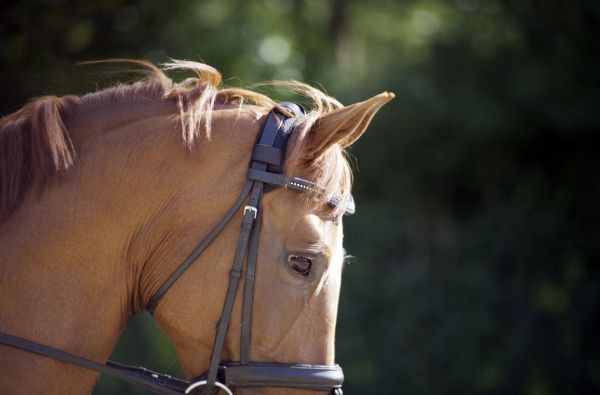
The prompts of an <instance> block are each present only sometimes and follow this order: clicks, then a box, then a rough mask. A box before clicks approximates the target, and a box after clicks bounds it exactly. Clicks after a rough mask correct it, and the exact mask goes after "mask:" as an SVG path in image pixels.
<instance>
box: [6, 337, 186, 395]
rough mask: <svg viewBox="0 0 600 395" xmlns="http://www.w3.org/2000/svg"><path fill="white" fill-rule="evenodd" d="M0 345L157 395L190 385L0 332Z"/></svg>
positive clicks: (182, 390)
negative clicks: (31, 353)
mask: <svg viewBox="0 0 600 395" xmlns="http://www.w3.org/2000/svg"><path fill="white" fill-rule="evenodd" d="M0 343H1V344H5V345H7V346H12V347H14V348H18V349H21V350H25V351H29V352H33V353H35V354H39V355H43V356H45V357H48V358H53V359H57V360H59V361H63V362H67V363H70V364H73V365H77V366H80V367H83V368H86V369H90V370H95V371H97V372H100V373H102V374H105V375H107V376H112V377H115V378H118V379H120V380H123V381H126V382H128V383H131V384H136V385H139V386H142V387H144V388H146V389H148V390H151V391H152V392H154V393H157V394H165V395H176V394H181V393H183V392H184V391H185V390H186V388H187V387H188V386H189V384H190V383H189V382H188V381H186V380H181V379H178V378H175V377H171V376H169V375H166V374H161V373H156V372H153V371H151V370H149V369H146V368H139V367H135V366H128V365H124V364H120V363H116V362H112V361H108V362H107V363H106V365H104V364H101V363H98V362H95V361H92V360H90V359H87V358H83V357H80V356H78V355H75V354H71V353H69V352H67V351H63V350H59V349H57V348H54V347H50V346H46V345H44V344H40V343H36V342H32V341H30V340H27V339H23V338H21V337H17V336H12V335H8V334H5V333H0Z"/></svg>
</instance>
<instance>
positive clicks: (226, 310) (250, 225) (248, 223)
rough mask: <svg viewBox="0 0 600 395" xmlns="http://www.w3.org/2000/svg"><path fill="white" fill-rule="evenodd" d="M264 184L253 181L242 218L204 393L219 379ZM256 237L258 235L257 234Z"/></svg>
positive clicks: (208, 391) (208, 392) (210, 389)
mask: <svg viewBox="0 0 600 395" xmlns="http://www.w3.org/2000/svg"><path fill="white" fill-rule="evenodd" d="M262 188H263V184H262V183H260V182H253V183H252V194H251V198H250V202H249V203H248V205H247V206H246V207H245V208H244V216H243V218H242V225H241V230H240V237H239V238H238V243H237V246H236V249H235V255H234V258H233V265H232V267H231V271H230V272H229V284H228V285H227V294H226V295H225V302H224V303H223V310H222V312H221V318H220V319H219V323H218V325H217V334H216V335H215V341H214V344H213V351H212V355H211V357H210V363H209V368H208V375H207V377H206V389H205V390H204V392H203V393H205V394H210V391H212V389H213V388H214V385H215V382H216V381H217V374H218V372H219V364H220V363H221V355H222V352H223V346H224V344H225V337H226V336H227V328H228V326H229V321H230V320H231V313H232V311H233V304H234V302H235V294H236V292H237V289H238V285H239V282H240V277H241V275H242V266H243V263H244V258H245V257H246V254H247V251H248V244H249V242H250V235H251V233H252V232H253V231H254V232H256V229H257V228H256V227H254V223H255V221H256V218H257V214H258V206H259V203H260V198H261V196H262ZM255 237H258V235H257V236H255Z"/></svg>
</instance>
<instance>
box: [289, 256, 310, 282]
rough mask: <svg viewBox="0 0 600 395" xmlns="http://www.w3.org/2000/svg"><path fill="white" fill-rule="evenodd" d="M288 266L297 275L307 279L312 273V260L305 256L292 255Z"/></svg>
mask: <svg viewBox="0 0 600 395" xmlns="http://www.w3.org/2000/svg"><path fill="white" fill-rule="evenodd" d="M287 264H288V266H289V267H290V269H292V270H293V271H294V272H295V273H297V274H299V275H301V276H304V277H306V276H308V273H310V268H311V266H312V260H311V259H310V258H307V257H305V256H298V255H290V256H288V259H287Z"/></svg>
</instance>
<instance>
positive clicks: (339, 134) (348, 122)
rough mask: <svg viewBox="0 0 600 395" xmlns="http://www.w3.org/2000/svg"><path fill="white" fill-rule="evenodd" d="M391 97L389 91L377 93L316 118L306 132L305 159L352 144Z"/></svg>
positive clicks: (309, 159) (310, 159)
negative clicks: (329, 149) (335, 147)
mask: <svg viewBox="0 0 600 395" xmlns="http://www.w3.org/2000/svg"><path fill="white" fill-rule="evenodd" d="M394 97H395V96H394V94H393V93H390V92H384V93H380V94H379V95H377V96H373V97H372V98H370V99H368V100H365V101H362V102H359V103H355V104H352V105H349V106H347V107H344V108H340V109H337V110H334V111H332V112H329V113H327V114H325V115H323V116H321V117H319V119H317V121H316V122H315V123H314V125H313V126H312V128H311V129H310V131H309V132H308V136H307V138H308V141H307V143H306V146H305V149H304V152H303V157H304V159H305V160H307V161H312V160H314V159H317V158H318V157H320V156H321V155H322V154H323V153H324V152H325V151H327V149H328V148H329V147H331V146H332V145H334V144H339V145H340V146H342V148H345V147H348V146H350V145H352V144H353V143H354V142H355V141H356V140H358V139H359V138H360V136H362V134H363V133H364V132H365V130H367V126H369V123H370V122H371V119H373V116H375V114H376V113H377V111H379V109H380V108H381V107H383V105H384V104H386V103H387V102H389V101H390V100H392V99H393V98H394Z"/></svg>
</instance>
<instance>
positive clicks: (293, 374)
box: [0, 103, 354, 395]
mask: <svg viewBox="0 0 600 395" xmlns="http://www.w3.org/2000/svg"><path fill="white" fill-rule="evenodd" d="M281 106H282V107H283V108H285V109H286V110H287V111H288V112H289V113H290V114H293V115H294V117H288V116H287V115H286V114H284V112H283V111H281V110H279V109H273V110H272V111H271V112H270V113H269V115H268V117H267V120H266V121H265V123H264V125H263V127H262V130H261V132H260V134H259V138H258V140H257V143H256V144H255V145H254V149H253V152H252V158H251V161H250V166H249V170H248V179H247V181H246V183H245V185H244V187H243V188H242V191H241V193H240V195H239V196H238V198H237V199H236V200H235V202H234V203H233V205H232V206H231V207H230V208H229V210H228V211H227V212H226V213H225V215H224V216H223V218H222V219H221V220H220V221H219V223H217V225H216V226H215V227H214V228H213V229H212V230H211V231H210V232H209V233H208V235H207V236H206V237H205V238H204V240H202V241H201V242H200V244H198V246H197V247H196V248H195V249H194V250H193V251H192V252H191V253H190V255H189V256H188V257H187V258H186V259H185V260H184V261H183V262H182V263H181V264H180V265H179V267H178V268H177V269H176V270H175V271H174V272H173V273H172V274H171V276H169V278H168V279H167V280H166V281H165V282H164V283H163V284H162V286H161V287H160V288H159V289H158V291H157V292H156V293H155V294H154V295H153V296H152V297H151V298H150V300H149V302H148V305H147V307H146V310H147V311H148V312H150V313H152V311H153V310H154V308H155V307H156V306H157V304H158V302H159V301H160V299H161V298H162V296H163V295H164V294H165V293H166V292H167V291H168V290H169V288H171V286H172V285H173V284H174V283H175V281H177V279H178V278H179V277H180V276H181V275H182V274H183V273H184V272H185V271H186V270H187V269H188V268H189V267H190V266H191V265H192V263H193V262H194V261H195V260H196V258H198V256H200V254H202V252H203V251H204V250H205V249H206V248H207V247H208V246H209V245H210V243H211V242H212V241H213V240H214V239H215V237H217V235H219V233H220V232H221V231H222V230H223V228H225V226H226V225H227V224H228V223H229V222H230V221H231V219H232V218H233V216H234V215H235V214H236V213H237V212H238V211H239V209H240V208H241V207H242V205H243V204H244V202H246V200H247V199H248V198H249V201H248V203H247V204H246V205H245V206H244V211H243V219H242V223H241V230H240V236H239V238H238V243H237V246H236V249H235V255H234V259H233V265H232V268H231V271H230V275H229V284H228V287H227V294H226V296H225V302H224V303H223V309H222V312H221V318H220V319H219V322H218V325H217V332H216V335H215V339H214V344H213V349H212V354H211V358H210V364H209V368H208V370H207V371H206V372H204V373H203V374H202V375H200V376H199V377H198V378H196V379H194V380H192V381H191V382H188V381H186V380H182V379H178V378H175V377H172V376H170V375H166V374H161V373H156V372H153V371H151V370H149V369H146V368H142V367H134V366H128V365H123V364H120V363H116V362H112V361H108V362H107V363H106V364H104V365H103V364H100V363H97V362H95V361H92V360H89V359H86V358H82V357H80V356H77V355H74V354H71V353H68V352H66V351H62V350H59V349H56V348H53V347H49V346H46V345H43V344H40V343H36V342H32V341H30V340H27V339H23V338H20V337H16V336H12V335H8V334H4V333H0V344H5V345H8V346H12V347H15V348H19V349H22V350H26V351H29V352H33V353H36V354H40V355H44V356H46V357H50V358H54V359H58V360H61V361H63V362H68V363H70V364H74V365H78V366H81V367H84V368H87V369H91V370H95V371H98V372H100V373H103V374H106V375H110V376H113V377H116V378H119V379H121V380H124V381H127V382H130V383H133V384H136V385H140V386H142V387H145V388H147V389H149V390H151V391H153V392H155V393H158V394H182V393H185V394H189V393H196V392H198V393H200V394H202V395H209V394H213V393H215V392H216V391H217V390H218V389H222V390H224V391H225V392H226V393H228V394H230V395H232V394H233V393H232V392H231V390H230V387H285V388H301V389H307V390H323V391H329V393H330V394H332V395H342V383H343V381H344V374H343V372H342V368H341V367H340V366H339V365H337V364H335V365H311V364H302V363H298V364H288V363H264V362H253V361H250V337H251V331H250V328H251V321H252V301H253V295H254V280H255V274H256V260H257V254H258V241H259V233H260V215H261V200H262V196H263V193H265V192H267V191H268V190H270V189H273V188H277V187H283V188H286V189H289V190H292V191H295V192H299V193H314V194H317V195H319V194H321V195H322V194H323V193H324V191H323V189H322V188H321V187H319V186H317V185H315V184H314V183H312V182H311V181H307V180H305V179H302V178H299V177H288V176H286V175H284V174H283V165H284V163H285V151H286V146H287V141H288V139H289V137H290V135H291V133H292V131H293V129H294V125H295V123H296V121H297V117H299V116H301V115H302V114H303V113H304V112H303V110H302V108H301V107H300V106H298V105H296V104H293V103H282V105H281ZM342 203H343V202H342V201H341V199H340V198H339V197H338V196H335V195H333V196H331V197H329V199H328V204H329V205H330V206H332V207H337V206H339V205H340V204H342ZM344 209H345V211H344V214H346V215H350V214H353V213H354V202H353V200H352V199H350V201H349V202H346V207H345V208H344ZM244 262H246V270H245V284H244V292H243V301H242V327H241V342H240V361H238V362H224V361H222V360H221V355H222V350H223V346H224V344H225V337H226V334H227V327H228V325H229V321H230V319H231V314H232V311H233V304H234V301H235V295H236V291H237V289H238V285H239V281H240V277H241V275H242V268H243V265H244ZM200 391H201V392H200Z"/></svg>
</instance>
